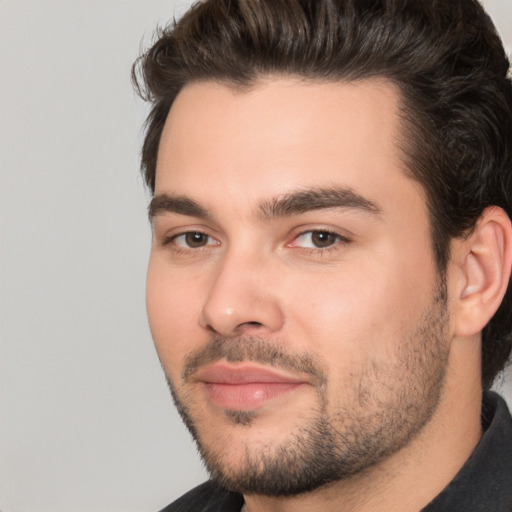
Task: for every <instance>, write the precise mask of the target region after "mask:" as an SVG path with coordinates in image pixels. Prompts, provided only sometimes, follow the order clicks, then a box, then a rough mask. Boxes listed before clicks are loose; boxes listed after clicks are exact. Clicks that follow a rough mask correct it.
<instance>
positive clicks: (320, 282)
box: [289, 251, 434, 368]
mask: <svg viewBox="0 0 512 512" xmlns="http://www.w3.org/2000/svg"><path fill="white" fill-rule="evenodd" d="M393 254H394V258H385V257H384V256H385V254H380V258H373V259H372V260H371V261H370V260H368V261H366V262H364V261H358V262H354V264H350V262H348V263H347V264H346V266H344V267H343V268H340V269H337V271H336V272H333V273H332V274H325V275H323V276H322V275H317V276H314V277H315V278H314V279H309V278H308V279H305V280H303V281H302V282H301V288H302V290H303V293H302V299H301V300H300V301H295V302H293V297H296V296H297V293H296V290H295V294H294V295H291V297H292V299H291V300H290V302H289V308H293V311H294V312H293V313H292V314H291V316H292V317H293V318H294V320H295V321H294V324H295V325H296V326H297V330H298V331H303V332H305V333H307V338H308V344H309V347H308V348H309V349H310V350H313V351H318V352H323V353H324V357H325V356H326V355H329V357H330V355H331V354H332V355H333V356H334V355H335V358H333V360H336V361H337V363H336V364H342V365H344V364H345V365H354V364H355V363H357V362H361V363H363V362H364V361H365V359H368V358H369V357H376V358H377V359H379V358H384V357H387V356H388V355H389V354H390V353H392V352H393V351H394V350H395V349H396V344H397V343H398V341H397V340H398V339H400V338H402V337H403V334H404V332H408V331H410V330H411V329H413V328H414V326H415V325H416V323H417V321H419V318H420V316H421V313H422V311H423V310H424V308H425V306H427V305H428V304H429V301H430V300H431V298H432V282H433V280H434V277H433V274H432V271H431V269H430V267H429V266H428V265H427V266H425V267H423V269H422V270H421V271H420V270H419V267H417V266H416V265H413V264H411V263H410V261H403V260H400V259H397V258H396V251H395V252H394V253H393ZM289 295H290V294H289ZM326 360H328V359H326ZM351 367H352V368H353V366H351Z"/></svg>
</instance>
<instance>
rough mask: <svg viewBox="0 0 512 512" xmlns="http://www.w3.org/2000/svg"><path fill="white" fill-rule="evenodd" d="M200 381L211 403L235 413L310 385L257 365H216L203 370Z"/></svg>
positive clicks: (197, 378) (198, 373) (199, 373)
mask: <svg viewBox="0 0 512 512" xmlns="http://www.w3.org/2000/svg"><path fill="white" fill-rule="evenodd" d="M195 380H196V381H198V382H201V383H203V384H204V386H205V390H206V394H207V396H208V398H209V400H210V401H211V402H212V403H214V404H215V405H217V406H219V407H221V408H224V409H231V410H239V411H249V410H251V409H255V408H257V407H260V406H262V405H263V404H265V403H267V402H269V401H270V400H273V399H276V398H278V397H283V396H284V395H288V394H289V393H291V392H293V391H295V390H296V389H298V388H299V387H301V386H302V385H304V384H307V382H306V381H305V380H304V379H303V378H302V379H301V378H300V377H296V376H291V375H287V374H283V373H281V372H279V371H276V370H274V369H269V368H264V367H259V366H254V365H247V364H242V365H236V366H233V365H227V364H224V363H216V364H213V365H211V366H207V367H205V368H202V369H201V370H199V371H198V372H197V374H196V379H195Z"/></svg>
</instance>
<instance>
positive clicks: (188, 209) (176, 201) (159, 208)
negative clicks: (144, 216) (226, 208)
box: [148, 194, 212, 221]
mask: <svg viewBox="0 0 512 512" xmlns="http://www.w3.org/2000/svg"><path fill="white" fill-rule="evenodd" d="M164 213H176V214H178V215H187V216H188V217H198V218H200V219H205V220H208V219H211V217H212V216H211V215H210V213H209V212H208V210H206V208H203V207H202V206H201V205H200V204H199V203H196V202H195V201H194V200H193V199H190V198H189V197H186V196H174V195H169V194H158V195H157V196H155V197H153V199H151V202H150V203H149V206H148V216H149V220H150V221H152V220H153V219H154V218H155V217H156V216H157V215H162V214H164Z"/></svg>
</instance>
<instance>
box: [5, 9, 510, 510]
mask: <svg viewBox="0 0 512 512" xmlns="http://www.w3.org/2000/svg"><path fill="white" fill-rule="evenodd" d="M188 3H189V2H187V1H182V2H178V3H177V6H175V2H173V1H172V0H167V1H162V0H161V1H157V0H68V1H65V0H61V1H58V0H38V1H28V0H12V1H9V0H0V65H1V75H0V172H1V175H0V177H1V179H0V242H1V252H0V265H1V266H0V271H1V274H0V278H1V288H0V336H1V337H0V340H1V344H0V510H1V511H2V512H74V511H76V512H101V511H103V512H132V511H133V512H136V511H137V512H138V511H140V512H142V511H154V512H156V510H159V509H160V508H161V507H163V506H164V505H165V504H167V503H168V502H170V501H171V500H172V499H174V498H175V497H177V496H178V495H180V494H182V493H183V492H185V491H186V490H188V489H189V488H190V487H192V486H193V485H194V484H195V483H199V482H200V481H202V480H204V478H205V474H204V472H203V470H202V469H201V465H200V463H199V461H198V458H197V456H196V455H195V449H194V447H193V446H192V443H191V441H190V440H189V437H188V434H187V433H186V431H185V429H184V427H183V426H182V425H181V422H180V420H179V418H178V417H177V414H176V413H175V411H174V409H173V407H172V406H171V401H170V397H169V393H168V390H167V387H166V384H165V382H164V378H163V375H162V372H161V370H160V367H159V364H158V361H157V358H156V355H155V353H154V349H153V346H152V342H151V338H150V335H149V330H148V327H147V321H146V316H145V306H144V280H145V267H146V263H147V257H148V252H149V244H150V236H149V226H148V223H147V221H146V210H145V207H146V203H147V200H148V196H147V194H146V193H145V191H144V188H143V185H142V180H141V179H140V178H139V176H138V152H139V147H140V142H141V131H140V126H141V124H142V121H143V119H144V116H145V113H146V111H145V108H146V107H145V106H143V105H142V102H141V101H139V100H138V99H137V98H136V97H135V95H134V93H133V92H132V90H131V85H130V79H129V72H130V65H131V63H132V62H133V60H134V59H135V57H136V56H137V54H138V52H139V45H140V43H141V39H142V36H144V35H145V41H146V42H148V41H149V40H150V39H151V34H152V29H153V27H154V26H155V24H156V23H157V21H159V20H160V21H162V22H163V21H166V20H169V19H170V18H171V17H172V16H173V14H174V13H175V12H176V13H177V14H179V13H180V12H182V11H183V10H184V7H185V6H186V5H188ZM485 4H486V5H487V6H488V8H489V10H490V12H491V14H492V15H493V17H494V19H495V20H496V22H497V24H498V26H499V28H500V30H501V32H502V34H503V37H504V39H505V41H506V42H507V45H508V48H509V49H510V48H512V2H510V0H488V1H487V2H485ZM504 389H505V392H506V393H507V394H508V399H509V402H510V403H512V385H511V384H510V383H505V384H504Z"/></svg>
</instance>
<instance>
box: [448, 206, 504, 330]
mask: <svg viewBox="0 0 512 512" xmlns="http://www.w3.org/2000/svg"><path fill="white" fill-rule="evenodd" d="M451 261H452V263H455V265H456V267H458V268H457V269H456V272H455V275H456V277H455V279H454V281H455V283H454V288H453V290H454V296H453V299H454V302H455V304H454V309H453V313H454V317H453V320H454V329H455V331H454V334H455V335H456V336H460V337H467V336H472V335H474V334H478V333H479V332H481V331H482V329H483V328H484V327H485V326H486V325H487V323H488V322H489V320H490V319H491V318H492V316H493V315H494V313H495V312H496V310H497V309H498V307H499V305H500V304H501V301H502V300H503V297H504V295H505V292H506V291H507V287H508V285H509V282H510V272H511V265H512V224H511V222H510V219H509V218H508V216H507V214H506V213H505V212H504V211H503V210H502V209H501V208H498V207H495V206H493V207H489V208H486V209H485V210H484V212H483V213H482V215H481V217H480V219H479V220H478V222H477V225H476V227H475V229H474V231H473V232H472V233H471V235H470V236H469V237H468V238H465V239H464V240H460V241H457V242H456V243H455V244H454V245H453V246H452V258H451Z"/></svg>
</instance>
